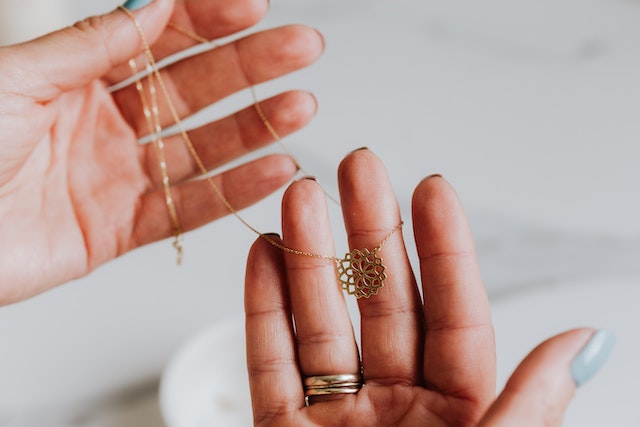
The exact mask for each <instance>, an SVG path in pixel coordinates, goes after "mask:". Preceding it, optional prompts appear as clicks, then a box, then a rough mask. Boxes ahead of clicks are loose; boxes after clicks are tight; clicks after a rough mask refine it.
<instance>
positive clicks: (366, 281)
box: [120, 6, 404, 299]
mask: <svg viewBox="0 0 640 427" xmlns="http://www.w3.org/2000/svg"><path fill="white" fill-rule="evenodd" d="M120 9H121V10H122V11H123V12H125V13H126V14H127V15H128V16H129V18H131V20H132V21H133V23H134V24H135V26H136V29H137V31H138V35H139V36H140V40H141V42H142V44H143V47H144V54H145V57H146V59H147V67H148V69H149V79H150V80H151V79H152V78H154V77H155V79H156V81H157V82H158V85H159V86H160V90H161V91H162V94H163V96H164V98H165V100H166V102H167V106H168V108H169V111H170V113H171V115H172V117H173V120H174V122H175V124H176V126H177V128H178V130H179V132H180V135H181V136H182V139H183V141H184V143H185V145H186V147H187V149H188V151H189V153H190V154H191V157H192V158H193V161H194V162H195V163H196V166H197V167H198V169H199V170H200V173H201V174H202V175H203V176H204V177H205V179H206V180H207V181H208V182H209V186H210V188H211V190H212V191H213V192H214V193H215V195H216V196H217V197H218V198H219V199H220V201H221V202H222V203H223V204H224V205H225V207H226V208H227V209H228V210H229V212H230V213H231V214H232V215H234V216H235V217H236V218H237V219H238V220H239V221H240V222H241V223H242V224H243V225H244V226H245V227H246V228H248V229H249V230H251V231H252V232H254V233H255V234H257V235H258V236H259V237H260V238H262V239H263V240H265V241H267V242H268V243H269V244H271V245H272V246H274V247H276V248H278V249H280V250H282V251H284V252H286V253H290V254H294V255H302V256H307V257H312V258H319V259H327V260H331V261H333V262H334V263H335V264H336V269H337V273H338V274H337V275H338V280H339V281H340V283H341V287H342V289H344V290H345V291H346V292H347V293H349V294H350V295H355V297H356V298H357V299H360V298H362V297H364V298H369V297H371V296H372V295H376V294H377V293H378V291H379V290H380V289H381V288H382V287H384V280H385V279H386V274H385V270H386V267H385V266H384V264H382V258H380V257H379V256H378V253H379V252H380V251H381V250H382V247H383V246H384V244H385V243H386V242H387V241H388V240H389V239H390V238H391V236H392V235H393V234H394V233H395V232H396V231H398V230H400V229H402V226H403V225H404V223H403V222H400V224H398V225H397V226H396V227H394V228H393V229H392V230H391V231H390V232H389V233H388V234H387V235H386V236H385V237H384V238H383V239H382V241H381V242H380V243H379V244H378V246H377V247H376V248H374V249H373V251H369V250H368V249H366V248H365V249H354V250H353V251H351V252H349V253H347V254H346V255H345V257H344V258H337V257H335V256H330V255H322V254H316V253H313V252H308V251H301V250H298V249H293V248H290V247H288V246H285V245H283V244H281V243H279V242H277V241H276V240H274V239H272V238H271V237H269V236H267V235H265V234H263V233H261V232H260V231H259V230H257V229H256V228H255V227H253V226H252V225H251V224H249V223H248V222H247V221H246V220H245V219H244V218H243V217H242V216H240V214H239V213H238V211H237V210H236V209H235V208H234V207H233V206H232V205H231V203H230V202H229V200H228V199H227V198H226V197H225V196H224V194H223V193H222V191H221V190H220V188H218V186H217V185H216V184H215V182H214V181H213V178H212V177H211V176H209V175H208V170H207V168H206V167H205V165H204V163H203V161H202V159H201V158H200V156H199V155H198V153H197V151H196V149H195V147H194V145H193V142H192V141H191V138H190V137H189V134H188V133H187V131H186V129H185V127H184V126H183V124H182V120H181V119H180V116H179V114H178V112H177V110H176V108H175V105H174V104H173V102H172V100H171V97H170V94H169V91H168V89H167V87H166V85H165V83H164V80H163V78H162V75H161V74H160V71H159V69H158V67H157V64H156V61H155V58H154V57H153V54H152V53H151V47H150V46H149V43H148V42H147V39H146V37H145V35H144V31H143V30H142V26H141V25H140V23H139V22H138V20H137V19H136V17H135V16H134V15H133V13H131V12H130V11H129V10H128V9H126V8H124V7H122V6H120ZM172 28H174V29H176V30H177V31H180V32H183V34H186V35H189V33H191V32H189V31H188V30H184V29H183V28H182V27H179V26H177V25H175V24H174V25H173V26H172ZM184 31H187V33H185V32H184ZM193 34H195V33H193ZM196 36H197V35H196ZM197 37H200V36H197ZM202 40H206V39H204V38H202ZM208 42H209V41H208V40H207V43H208ZM251 89H252V93H253V96H254V105H255V107H256V111H257V112H258V115H259V116H260V118H261V120H262V122H263V123H264V124H265V126H266V127H267V129H268V130H269V132H271V133H272V135H274V137H275V138H276V140H277V141H278V142H280V144H281V145H283V144H282V142H281V138H280V136H279V135H278V134H277V132H276V131H275V129H274V128H273V126H272V125H271V123H270V122H269V121H268V120H267V118H266V116H265V115H264V112H263V111H262V108H261V107H260V105H259V103H258V102H257V97H256V96H255V90H254V89H253V87H252V88H251ZM152 109H153V108H152ZM156 133H157V132H156ZM287 151H288V150H287ZM291 157H292V158H293V156H291ZM294 159H295V158H294ZM296 163H297V161H296ZM325 194H326V192H325Z"/></svg>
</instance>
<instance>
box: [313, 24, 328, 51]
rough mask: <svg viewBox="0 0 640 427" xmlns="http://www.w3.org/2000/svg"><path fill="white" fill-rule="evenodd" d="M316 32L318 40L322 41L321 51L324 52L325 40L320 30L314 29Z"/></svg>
mask: <svg viewBox="0 0 640 427" xmlns="http://www.w3.org/2000/svg"><path fill="white" fill-rule="evenodd" d="M314 30H315V31H316V33H318V35H319V36H320V40H321V41H322V53H324V50H325V48H326V47H327V41H326V40H325V38H324V35H323V34H322V33H321V32H320V30H318V29H315V28H314Z"/></svg>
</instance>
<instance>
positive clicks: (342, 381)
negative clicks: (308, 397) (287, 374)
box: [304, 374, 362, 389]
mask: <svg viewBox="0 0 640 427" xmlns="http://www.w3.org/2000/svg"><path fill="white" fill-rule="evenodd" d="M358 385H360V386H362V375H360V374H338V375H315V376H311V377H306V378H305V379H304V388H305V389H311V388H332V387H348V386H358Z"/></svg>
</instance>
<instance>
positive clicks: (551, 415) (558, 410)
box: [479, 329, 615, 427]
mask: <svg viewBox="0 0 640 427" xmlns="http://www.w3.org/2000/svg"><path fill="white" fill-rule="evenodd" d="M614 341H615V339H614V337H613V335H612V334H611V333H610V332H608V331H597V332H596V331H594V330H593V329H575V330H572V331H569V332H565V333H563V334H560V335H556V336H555V337H553V338H551V339H549V340H547V341H545V342H543V343H542V344H540V345H539V346H538V347H536V348H535V349H534V350H533V351H532V352H531V353H529V355H528V356H527V357H526V358H525V359H524V360H523V361H522V363H521V364H520V366H518V368H517V369H516V371H515V372H514V373H513V375H512V376H511V378H510V379H509V381H508V382H507V385H506V386H505V388H504V390H503V392H502V394H500V396H498V399H497V400H496V401H495V403H494V404H493V405H492V406H491V408H489V411H488V412H487V414H486V415H485V417H484V418H483V419H482V421H481V422H480V424H479V427H489V426H491V427H501V426H505V427H506V426H516V425H517V426H523V427H524V426H529V427H555V426H560V425H562V419H563V416H564V412H565V411H566V409H567V407H568V406H569V403H571V399H573V395H574V394H575V390H576V387H579V386H580V385H582V384H583V383H584V382H586V381H587V380H588V379H590V378H591V377H592V376H593V375H594V374H595V373H596V372H597V371H598V370H599V369H600V368H601V367H602V365H603V364H604V362H605V361H606V359H607V357H608V356H609V354H610V353H611V350H612V349H613V345H614Z"/></svg>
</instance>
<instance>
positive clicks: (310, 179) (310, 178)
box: [297, 175, 317, 181]
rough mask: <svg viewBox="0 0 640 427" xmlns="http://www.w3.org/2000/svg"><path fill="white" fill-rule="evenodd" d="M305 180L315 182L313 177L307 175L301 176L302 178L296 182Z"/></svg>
mask: <svg viewBox="0 0 640 427" xmlns="http://www.w3.org/2000/svg"><path fill="white" fill-rule="evenodd" d="M305 179H308V180H309V181H317V179H316V177H315V176H311V175H307V176H303V177H302V178H300V179H298V180H297V181H303V180H305Z"/></svg>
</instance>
